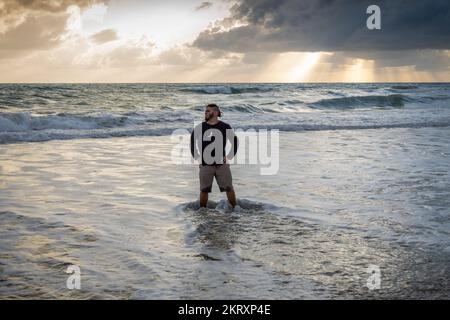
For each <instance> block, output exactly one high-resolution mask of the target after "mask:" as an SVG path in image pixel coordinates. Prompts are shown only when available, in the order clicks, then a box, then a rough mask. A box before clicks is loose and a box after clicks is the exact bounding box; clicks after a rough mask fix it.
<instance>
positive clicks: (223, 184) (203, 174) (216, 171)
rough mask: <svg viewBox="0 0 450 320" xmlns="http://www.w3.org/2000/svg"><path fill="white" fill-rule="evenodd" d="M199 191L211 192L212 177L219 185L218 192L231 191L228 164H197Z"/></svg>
mask: <svg viewBox="0 0 450 320" xmlns="http://www.w3.org/2000/svg"><path fill="white" fill-rule="evenodd" d="M199 169H200V170H199V178H200V191H202V192H211V188H212V184H213V180H214V177H215V178H216V181H217V184H218V185H219V189H220V192H224V191H233V190H234V189H233V178H232V177H231V170H230V165H229V164H227V163H226V164H219V165H211V166H206V165H202V164H200V165H199Z"/></svg>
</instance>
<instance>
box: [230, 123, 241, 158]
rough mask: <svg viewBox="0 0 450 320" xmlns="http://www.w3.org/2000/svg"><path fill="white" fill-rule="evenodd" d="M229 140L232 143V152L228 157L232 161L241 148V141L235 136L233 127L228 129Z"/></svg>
mask: <svg viewBox="0 0 450 320" xmlns="http://www.w3.org/2000/svg"><path fill="white" fill-rule="evenodd" d="M227 139H228V141H230V143H231V150H230V152H229V153H228V155H227V157H228V158H229V159H231V158H233V157H234V156H235V155H236V153H237V150H238V147H239V140H238V138H237V136H236V135H235V134H234V131H233V129H232V128H231V127H229V128H227Z"/></svg>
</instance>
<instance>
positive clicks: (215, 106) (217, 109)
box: [206, 103, 222, 117]
mask: <svg viewBox="0 0 450 320" xmlns="http://www.w3.org/2000/svg"><path fill="white" fill-rule="evenodd" d="M206 108H214V109H215V110H216V111H218V112H219V117H221V116H222V112H221V111H220V108H219V106H218V105H217V104H215V103H210V104H208V105H207V106H206Z"/></svg>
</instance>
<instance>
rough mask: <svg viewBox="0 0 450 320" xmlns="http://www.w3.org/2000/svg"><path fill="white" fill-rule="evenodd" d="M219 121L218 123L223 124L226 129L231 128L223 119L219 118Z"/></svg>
mask: <svg viewBox="0 0 450 320" xmlns="http://www.w3.org/2000/svg"><path fill="white" fill-rule="evenodd" d="M219 122H220V125H221V126H223V127H224V128H226V129H231V126H230V125H229V124H228V123H226V122H223V121H221V120H219Z"/></svg>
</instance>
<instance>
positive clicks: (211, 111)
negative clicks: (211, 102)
mask: <svg viewBox="0 0 450 320" xmlns="http://www.w3.org/2000/svg"><path fill="white" fill-rule="evenodd" d="M214 112H215V110H214V109H213V108H206V109H205V120H206V121H208V120H210V119H212V118H214Z"/></svg>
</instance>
